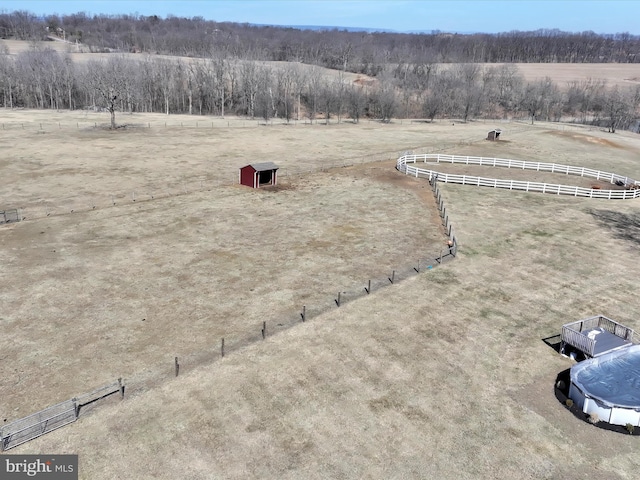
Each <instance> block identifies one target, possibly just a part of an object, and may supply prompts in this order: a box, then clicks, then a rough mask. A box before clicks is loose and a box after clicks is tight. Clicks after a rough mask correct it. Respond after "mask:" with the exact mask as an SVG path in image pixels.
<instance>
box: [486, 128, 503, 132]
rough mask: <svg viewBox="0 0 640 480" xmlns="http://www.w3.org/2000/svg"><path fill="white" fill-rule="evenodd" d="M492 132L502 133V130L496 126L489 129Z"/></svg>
mask: <svg viewBox="0 0 640 480" xmlns="http://www.w3.org/2000/svg"><path fill="white" fill-rule="evenodd" d="M491 132H497V133H501V132H502V130H500V129H499V128H494V129H493V130H489V133H491Z"/></svg>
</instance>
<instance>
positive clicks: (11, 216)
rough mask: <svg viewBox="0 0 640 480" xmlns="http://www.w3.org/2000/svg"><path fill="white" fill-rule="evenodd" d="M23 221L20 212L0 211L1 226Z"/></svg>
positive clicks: (15, 209) (16, 210)
mask: <svg viewBox="0 0 640 480" xmlns="http://www.w3.org/2000/svg"><path fill="white" fill-rule="evenodd" d="M20 220H22V216H21V215H20V210H18V209H17V208H13V209H11V210H0V224H3V223H11V222H19V221H20Z"/></svg>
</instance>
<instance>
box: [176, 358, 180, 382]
mask: <svg viewBox="0 0 640 480" xmlns="http://www.w3.org/2000/svg"><path fill="white" fill-rule="evenodd" d="M179 373H180V364H179V363H178V357H176V377H177V376H178V374H179Z"/></svg>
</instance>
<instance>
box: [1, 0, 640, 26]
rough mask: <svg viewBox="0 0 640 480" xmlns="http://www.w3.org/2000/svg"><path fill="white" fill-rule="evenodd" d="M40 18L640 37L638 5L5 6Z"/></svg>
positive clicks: (190, 2)
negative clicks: (81, 15) (135, 17)
mask: <svg viewBox="0 0 640 480" xmlns="http://www.w3.org/2000/svg"><path fill="white" fill-rule="evenodd" d="M13 10H27V11H30V12H32V13H35V14H51V13H58V14H68V13H76V12H86V13H88V14H99V13H102V14H125V13H126V14H134V13H137V14H140V15H158V16H161V17H166V16H167V15H170V14H171V15H175V16H179V17H193V16H202V17H204V18H205V19H207V20H215V21H218V22H224V21H229V22H241V23H244V22H247V23H257V24H270V25H322V26H338V27H364V28H374V29H386V30H395V31H400V32H408V31H431V30H441V31H454V32H463V33H468V32H487V33H496V32H508V31H512V30H537V29H539V28H558V29H560V30H564V31H570V32H582V31H586V30H591V31H594V32H596V33H620V32H629V33H632V34H634V35H640V1H638V0H491V1H489V0H437V1H436V0H278V1H276V0H173V1H171V0H138V1H131V0H109V1H104V0H84V1H78V0H17V1H15V0H2V2H0V11H5V12H7V11H8V12H10V11H13Z"/></svg>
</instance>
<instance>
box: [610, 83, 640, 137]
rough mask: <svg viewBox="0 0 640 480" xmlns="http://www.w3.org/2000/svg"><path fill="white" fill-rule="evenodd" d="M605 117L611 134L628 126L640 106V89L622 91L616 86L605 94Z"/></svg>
mask: <svg viewBox="0 0 640 480" xmlns="http://www.w3.org/2000/svg"><path fill="white" fill-rule="evenodd" d="M602 103H603V106H604V109H603V110H604V111H603V113H604V115H606V117H607V128H608V129H609V132H610V133H616V129H618V128H624V127H625V126H628V125H629V123H630V122H631V120H632V119H633V116H634V115H635V113H636V111H637V109H638V105H639V104H640V89H639V88H636V89H635V90H621V89H620V88H618V86H617V85H616V86H614V87H613V88H612V89H611V90H609V91H607V92H606V93H605V94H604V98H603V99H602Z"/></svg>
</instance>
